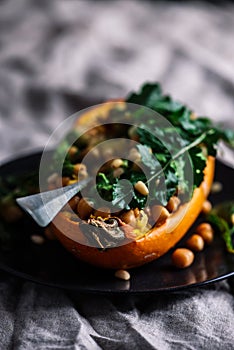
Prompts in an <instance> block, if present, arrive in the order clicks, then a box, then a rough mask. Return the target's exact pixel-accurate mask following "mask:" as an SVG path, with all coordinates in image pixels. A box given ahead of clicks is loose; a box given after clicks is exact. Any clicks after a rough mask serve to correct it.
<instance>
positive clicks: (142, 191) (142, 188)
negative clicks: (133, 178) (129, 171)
mask: <svg viewBox="0 0 234 350" xmlns="http://www.w3.org/2000/svg"><path fill="white" fill-rule="evenodd" d="M134 188H135V190H137V192H139V193H140V194H142V195H143V196H148V194H149V190H148V187H147V186H146V185H145V184H144V182H142V181H137V182H136V183H135V185H134Z"/></svg>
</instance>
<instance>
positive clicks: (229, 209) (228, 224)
mask: <svg viewBox="0 0 234 350" xmlns="http://www.w3.org/2000/svg"><path fill="white" fill-rule="evenodd" d="M232 215H234V202H225V203H222V204H220V205H219V206H217V207H214V209H213V210H212V211H211V213H210V214H208V217H207V219H208V221H209V222H210V223H211V224H212V225H214V227H215V228H216V229H217V231H218V232H219V233H221V236H222V238H223V239H224V241H225V244H226V247H227V250H228V251H229V252H230V253H234V244H233V238H234V224H233V222H232Z"/></svg>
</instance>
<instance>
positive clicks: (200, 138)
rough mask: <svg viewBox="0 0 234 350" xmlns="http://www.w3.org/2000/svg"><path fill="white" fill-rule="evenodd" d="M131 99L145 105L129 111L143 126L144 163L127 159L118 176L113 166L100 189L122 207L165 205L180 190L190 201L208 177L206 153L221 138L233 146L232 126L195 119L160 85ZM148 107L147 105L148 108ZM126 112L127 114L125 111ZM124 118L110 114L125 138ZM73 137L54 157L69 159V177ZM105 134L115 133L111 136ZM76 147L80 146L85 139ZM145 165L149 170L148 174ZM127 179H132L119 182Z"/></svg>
mask: <svg viewBox="0 0 234 350" xmlns="http://www.w3.org/2000/svg"><path fill="white" fill-rule="evenodd" d="M126 102H127V103H134V104H137V105H140V106H139V108H138V109H137V110H135V111H127V109H126V110H125V112H128V114H131V121H132V122H136V124H134V125H138V126H137V127H136V130H135V132H136V135H137V136H138V137H139V142H140V144H138V145H137V149H138V151H139V153H140V156H141V161H140V167H141V168H142V169H143V171H141V170H140V169H138V168H137V167H135V168H134V167H133V162H131V161H127V160H124V164H123V165H122V166H121V167H122V168H123V170H124V172H123V174H122V175H121V176H120V178H115V177H114V176H113V169H110V170H109V172H108V170H107V172H105V173H99V174H98V175H97V178H96V189H97V190H98V192H99V194H100V195H101V196H102V198H103V199H105V200H107V201H110V202H112V204H114V205H115V206H117V207H119V208H121V209H124V208H125V209H129V208H135V207H138V208H139V209H141V208H144V206H145V205H146V202H147V203H149V204H150V203H151V204H152V203H153V202H154V203H155V202H156V203H158V202H159V203H161V204H162V205H164V206H165V205H166V204H167V202H168V200H169V198H170V197H171V196H173V195H176V194H178V193H181V195H182V197H183V200H188V199H189V198H190V197H189V196H191V195H192V193H191V192H192V190H193V189H195V188H196V187H199V186H200V184H201V182H202V181H203V178H204V169H205V167H206V159H207V155H212V156H215V155H216V151H217V143H218V141H219V140H223V141H225V142H227V143H229V144H230V145H232V146H234V132H233V131H231V130H223V129H222V128H220V127H218V126H216V125H214V124H213V122H212V121H211V120H210V119H209V118H206V117H196V118H194V115H193V113H192V111H191V110H190V109H189V108H188V107H187V106H185V105H184V104H182V103H180V102H177V101H174V100H173V99H172V98H171V97H170V96H168V95H164V94H163V93H162V89H161V87H160V85H159V84H150V83H149V84H145V85H144V86H143V87H142V89H141V90H140V91H139V92H137V93H132V94H131V95H129V96H128V97H127V98H126ZM141 106H142V107H141ZM143 107H148V108H149V110H148V111H147V109H146V108H143ZM151 110H153V111H155V112H158V113H160V114H161V115H162V116H163V117H165V118H166V119H167V120H168V121H169V123H170V124H171V126H170V125H164V122H163V121H162V120H161V121H160V119H158V118H155V117H154V116H152V112H151ZM124 115H125V116H126V113H125V114H124ZM121 118H123V113H122V111H121V110H117V109H113V110H111V111H110V114H109V116H108V119H109V120H111V121H112V122H113V120H115V121H116V122H117V124H116V126H115V130H118V133H117V134H118V135H119V137H123V133H124V136H125V135H127V132H128V127H127V126H126V125H125V128H123V127H122V124H121ZM122 120H123V119H122ZM130 125H131V124H130ZM130 125H129V127H130ZM112 129H113V124H112ZM112 129H111V130H112ZM112 131H113V130H112ZM117 134H116V135H117ZM116 135H115V136H116ZM71 136H72V139H73V138H74V137H73V136H74V135H73V134H72V135H69V137H68V140H65V141H64V142H63V143H62V144H61V145H60V147H59V148H58V150H57V152H56V154H55V157H54V164H59V163H60V164H61V161H63V160H64V159H65V161H64V164H63V176H70V177H71V176H72V174H73V164H72V160H71V159H70V158H69V156H68V155H67V151H68V148H69V140H70V141H71ZM85 136H86V137H85V138H84V139H85V143H84V145H83V146H85V147H86V146H87V137H88V135H85ZM106 136H107V138H108V137H109V136H110V137H112V135H106ZM81 139H82V136H81ZM83 141H84V140H83ZM76 146H78V148H80V147H81V146H82V143H81V144H80V143H79V144H76ZM83 146H82V147H83ZM82 147H81V149H83V148H82ZM81 153H82V152H81ZM186 156H188V157H189V160H190V163H191V167H192V171H193V177H194V183H193V187H191V184H190V181H189V174H187V173H186V169H185V165H186ZM78 158H79V155H78ZM79 159H80V158H79ZM81 161H82V160H81ZM55 168H56V167H55ZM144 170H147V171H146V174H149V176H147V178H146V176H145V175H144ZM163 177H164V178H165V181H164V179H163ZM122 179H126V180H127V181H125V182H120V180H122ZM137 181H143V182H144V183H145V184H146V185H147V186H148V188H149V193H150V195H149V196H148V197H147V196H142V195H141V194H140V193H138V192H137V191H136V190H135V189H134V184H135V183H136V182H137ZM190 187H191V188H190ZM94 192H95V191H94V187H93V188H90V190H89V193H88V197H90V198H91V199H92V195H93V193H94ZM131 198H132V200H130V199H131ZM129 201H130V202H129Z"/></svg>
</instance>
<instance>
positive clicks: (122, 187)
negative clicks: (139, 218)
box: [112, 181, 134, 209]
mask: <svg viewBox="0 0 234 350" xmlns="http://www.w3.org/2000/svg"><path fill="white" fill-rule="evenodd" d="M133 195H134V191H133V187H132V184H131V183H130V182H129V181H121V182H117V183H116V184H114V185H113V200H112V204H113V205H115V206H117V207H118V208H121V209H130V206H129V203H130V202H131V200H132V198H133Z"/></svg>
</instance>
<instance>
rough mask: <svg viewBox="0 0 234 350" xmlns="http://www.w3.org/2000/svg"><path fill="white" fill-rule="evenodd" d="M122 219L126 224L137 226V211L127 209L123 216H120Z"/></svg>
mask: <svg viewBox="0 0 234 350" xmlns="http://www.w3.org/2000/svg"><path fill="white" fill-rule="evenodd" d="M120 218H121V220H123V221H124V222H125V223H126V224H129V225H131V226H133V227H135V226H136V216H135V213H134V211H133V210H132V209H131V210H128V211H125V212H124V213H123V214H122V215H121V216H120Z"/></svg>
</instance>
